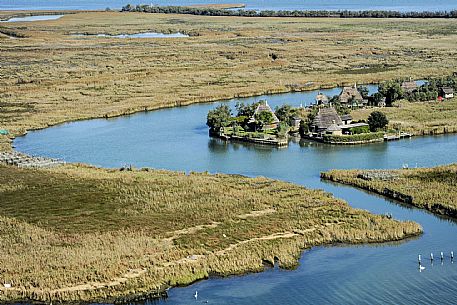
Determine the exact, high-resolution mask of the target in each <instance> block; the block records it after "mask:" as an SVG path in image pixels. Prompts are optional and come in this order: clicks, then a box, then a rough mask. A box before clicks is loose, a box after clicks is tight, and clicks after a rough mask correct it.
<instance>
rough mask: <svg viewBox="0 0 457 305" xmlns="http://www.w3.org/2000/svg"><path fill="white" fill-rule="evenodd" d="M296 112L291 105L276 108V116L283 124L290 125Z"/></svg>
mask: <svg viewBox="0 0 457 305" xmlns="http://www.w3.org/2000/svg"><path fill="white" fill-rule="evenodd" d="M295 113H296V111H295V109H293V108H292V106H290V105H282V106H281V107H276V109H275V114H276V116H277V117H278V119H279V120H280V121H281V122H285V123H289V121H290V119H291V118H292V117H293V116H294V115H295Z"/></svg>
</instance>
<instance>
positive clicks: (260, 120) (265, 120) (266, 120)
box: [255, 110, 273, 129]
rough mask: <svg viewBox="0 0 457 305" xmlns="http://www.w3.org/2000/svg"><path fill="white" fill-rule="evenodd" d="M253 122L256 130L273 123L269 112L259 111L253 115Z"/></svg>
mask: <svg viewBox="0 0 457 305" xmlns="http://www.w3.org/2000/svg"><path fill="white" fill-rule="evenodd" d="M255 121H256V125H257V128H259V129H260V128H263V126H265V125H270V124H271V123H272V122H273V114H272V113H271V112H270V111H265V110H264V111H261V112H259V113H257V114H256V115H255Z"/></svg>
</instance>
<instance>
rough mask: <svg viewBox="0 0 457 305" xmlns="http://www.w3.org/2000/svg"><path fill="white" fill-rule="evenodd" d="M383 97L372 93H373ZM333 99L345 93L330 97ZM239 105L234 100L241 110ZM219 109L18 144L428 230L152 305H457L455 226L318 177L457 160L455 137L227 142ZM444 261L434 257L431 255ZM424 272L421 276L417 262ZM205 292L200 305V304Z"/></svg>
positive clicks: (39, 135)
mask: <svg viewBox="0 0 457 305" xmlns="http://www.w3.org/2000/svg"><path fill="white" fill-rule="evenodd" d="M374 90H376V86H371V87H370V91H372V92H373V91H374ZM325 93H327V94H328V95H333V94H337V93H339V90H338V89H331V90H327V91H325ZM315 94H316V92H304V93H288V94H280V95H272V96H263V97H253V98H247V99H238V100H242V101H248V102H252V101H255V100H259V99H262V98H267V99H268V101H269V103H270V105H271V106H273V107H274V106H276V105H280V104H283V103H289V104H291V105H294V106H298V105H300V104H305V103H307V104H309V103H311V102H312V100H313V98H314V96H315ZM238 100H230V101H227V103H229V105H231V106H233V105H234V104H235V103H236V101H238ZM216 105H217V103H207V104H196V105H191V106H187V107H180V108H171V109H163V110H158V111H152V112H147V113H139V114H135V115H131V116H124V117H119V118H113V119H99V120H89V121H80V122H73V123H68V124H62V125H59V126H55V127H51V128H47V129H44V130H39V131H33V132H30V133H29V134H28V135H27V136H25V137H21V138H17V139H16V140H15V142H14V145H15V146H16V148H17V150H19V151H22V152H26V153H29V154H37V155H44V156H49V157H60V158H63V159H65V160H66V161H79V162H87V163H91V164H94V165H99V166H106V167H119V166H122V165H125V164H132V165H134V166H136V167H143V166H149V167H154V168H164V169H170V170H181V171H191V170H193V171H209V172H212V173H215V172H223V173H236V174H243V175H248V176H258V175H262V176H266V177H270V178H275V179H281V180H286V181H291V182H294V183H297V184H301V185H304V186H306V187H310V188H320V189H324V190H325V191H328V192H331V193H333V194H334V195H335V196H336V197H339V198H342V199H344V200H346V201H348V202H349V204H350V205H351V206H353V207H356V208H362V209H366V210H369V211H371V212H373V213H379V214H381V213H391V214H392V215H393V217H394V218H396V219H402V220H414V221H416V222H418V223H420V224H421V225H422V226H423V228H424V234H423V235H422V236H420V237H418V238H415V239H412V240H409V241H404V242H401V243H391V244H382V245H370V246H347V245H338V246H331V247H330V246H329V247H316V248H313V249H311V250H310V251H306V252H305V253H304V254H303V255H302V257H301V259H300V266H299V268H298V269H297V270H294V271H285V270H278V269H270V270H267V271H265V272H262V273H258V274H249V275H245V276H236V277H230V278H225V279H220V278H214V279H209V280H205V281H201V282H198V283H196V284H193V285H191V286H189V287H185V288H174V289H171V290H170V291H169V298H168V299H167V300H161V301H160V300H159V301H158V300H151V301H148V302H146V304H183V305H184V304H194V303H202V302H205V301H208V303H209V304H246V305H253V304H437V303H440V304H457V293H456V292H457V262H455V263H451V262H450V258H449V253H450V251H454V252H457V223H456V221H454V220H449V219H446V218H441V217H437V216H434V215H432V214H430V213H428V212H426V211H422V210H418V209H415V208H412V207H410V206H405V205H401V204H398V203H395V202H392V201H389V200H385V199H383V198H381V197H379V196H376V195H373V194H369V193H367V192H364V191H361V190H357V189H354V188H351V187H347V186H341V185H336V184H332V183H326V182H323V181H321V180H320V179H319V173H320V172H321V171H325V170H328V169H334V168H340V169H342V168H399V167H401V166H402V164H404V163H408V164H409V166H416V165H417V166H435V165H439V164H446V163H451V162H457V136H455V135H445V136H436V137H416V138H412V139H408V140H402V141H398V142H389V143H377V144H370V145H360V146H351V147H342V146H330V145H325V144H319V143H313V142H305V141H299V140H297V141H295V142H292V143H291V144H290V146H289V147H288V148H282V149H278V148H273V147H264V146H257V145H251V144H246V143H225V142H223V141H221V140H218V139H211V138H209V137H208V130H207V127H206V126H205V120H206V114H207V112H208V110H209V109H212V108H214V107H215V106H216ZM440 251H443V252H444V253H445V260H444V261H443V262H442V263H441V262H440V260H439V259H438V260H435V263H434V265H433V266H432V265H431V264H430V262H429V261H427V259H426V258H427V257H428V255H429V254H430V252H434V253H435V257H439V252H440ZM418 254H422V256H423V264H424V266H425V267H426V269H425V270H423V271H422V272H419V270H418V266H417V255H418ZM195 291H198V300H195V299H194V297H193V296H194V294H195Z"/></svg>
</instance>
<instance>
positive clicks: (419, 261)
mask: <svg viewBox="0 0 457 305" xmlns="http://www.w3.org/2000/svg"><path fill="white" fill-rule="evenodd" d="M417 262H418V263H419V266H420V264H421V255H420V254H419V256H418V257H417Z"/></svg>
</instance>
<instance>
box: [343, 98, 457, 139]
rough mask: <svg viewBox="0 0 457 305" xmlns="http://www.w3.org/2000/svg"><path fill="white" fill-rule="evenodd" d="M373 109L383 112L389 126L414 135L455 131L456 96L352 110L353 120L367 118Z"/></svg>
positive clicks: (456, 118)
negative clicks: (449, 98)
mask: <svg viewBox="0 0 457 305" xmlns="http://www.w3.org/2000/svg"><path fill="white" fill-rule="evenodd" d="M374 110H379V111H381V112H384V113H385V114H386V116H387V118H388V119H389V128H390V129H396V130H401V131H405V132H411V133H413V134H415V135H436V134H444V133H456V132H457V98H454V99H452V100H445V101H443V102H436V101H430V102H417V103H410V102H407V101H401V102H399V103H397V104H396V107H386V108H376V109H373V108H370V109H360V110H356V111H353V112H352V113H351V114H352V116H353V117H354V119H355V120H361V119H365V120H366V119H367V118H368V116H369V115H370V113H371V112H372V111H374Z"/></svg>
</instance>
